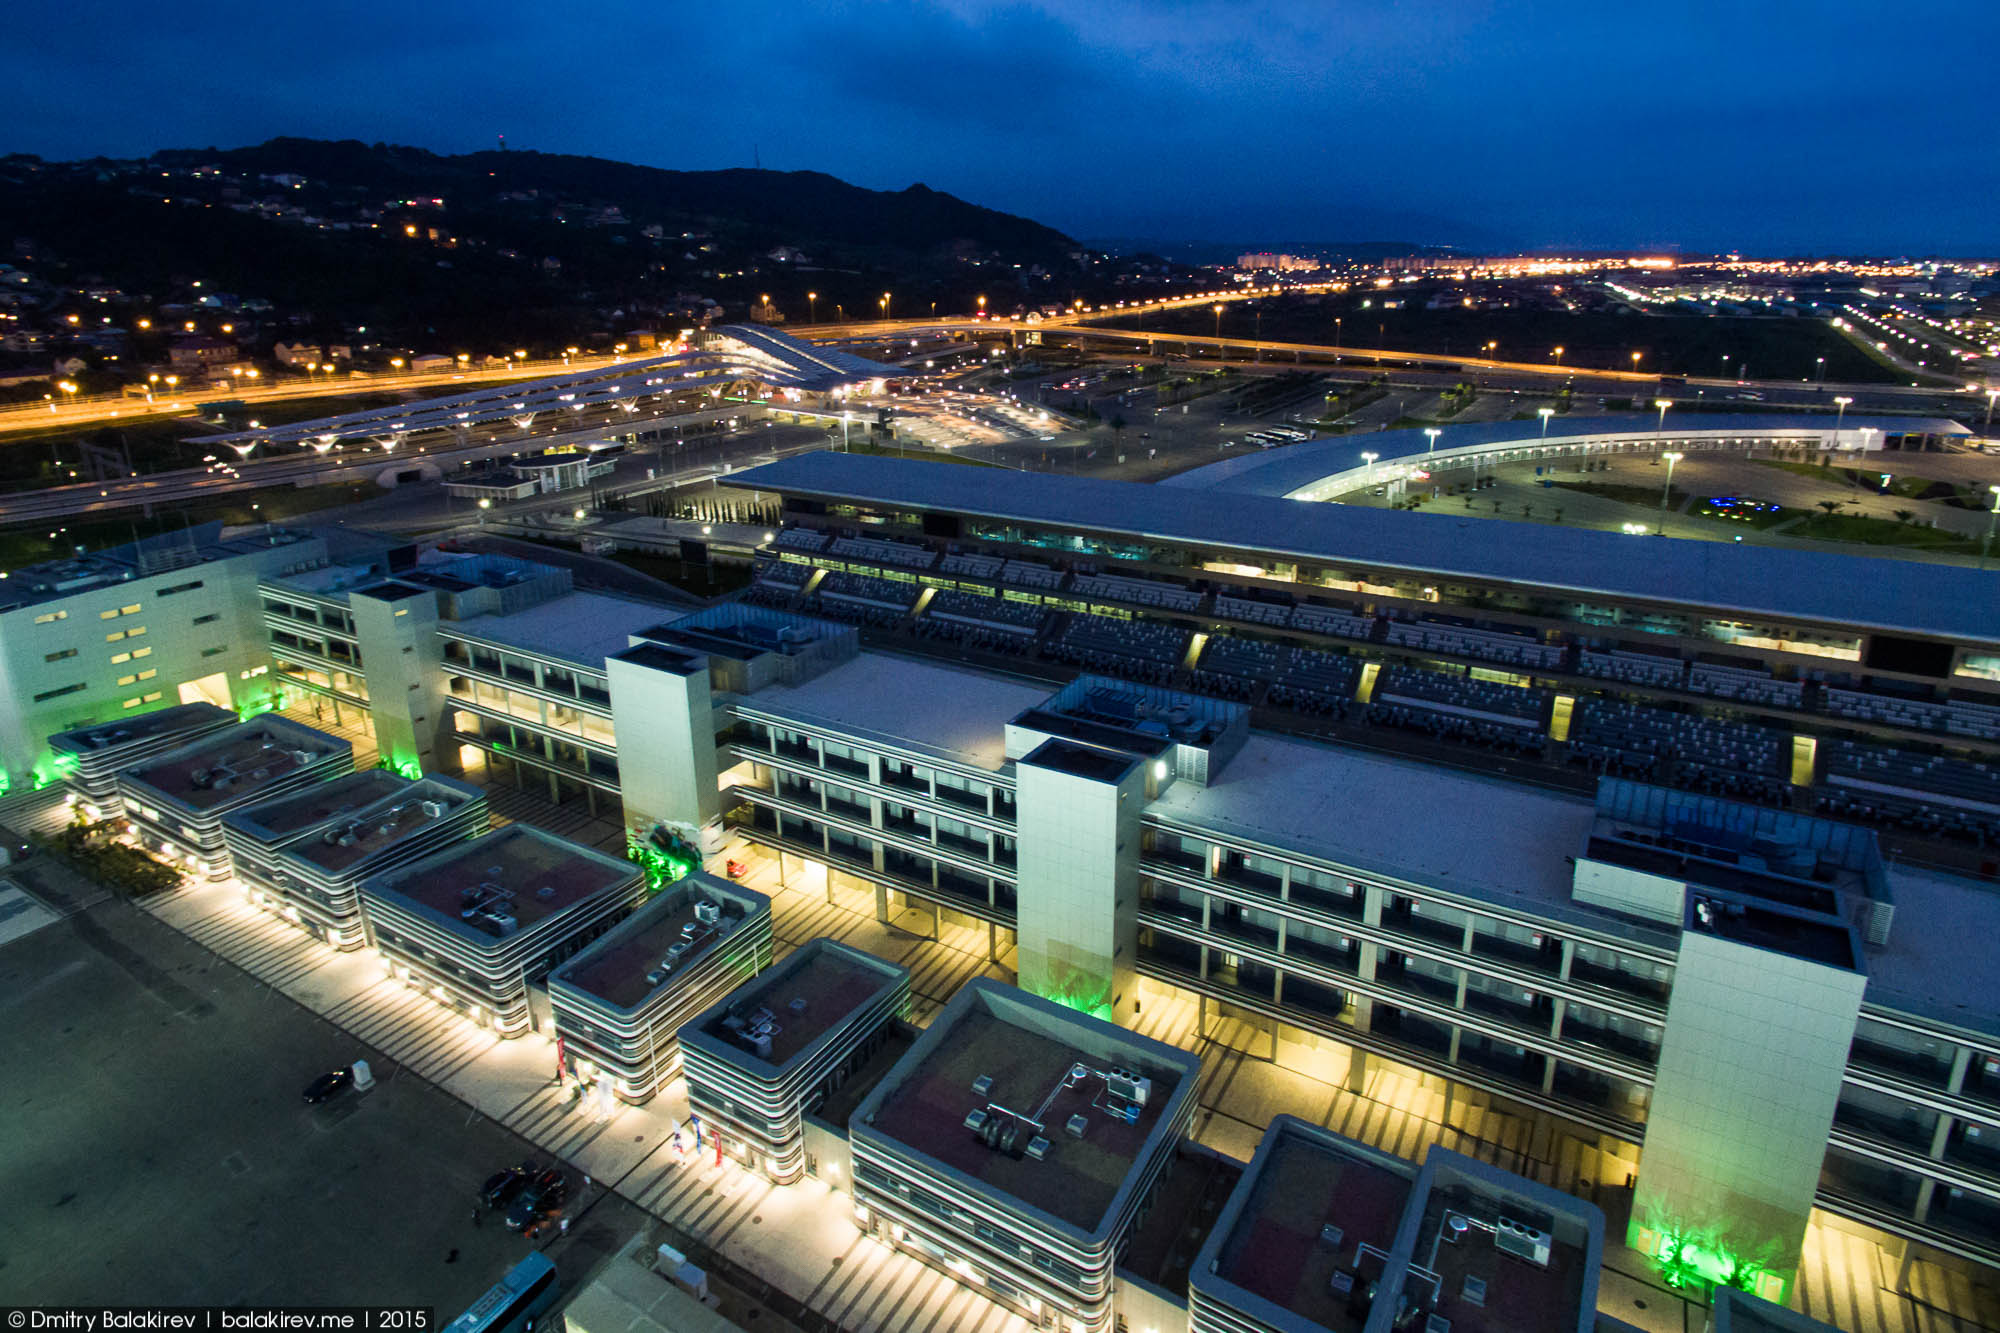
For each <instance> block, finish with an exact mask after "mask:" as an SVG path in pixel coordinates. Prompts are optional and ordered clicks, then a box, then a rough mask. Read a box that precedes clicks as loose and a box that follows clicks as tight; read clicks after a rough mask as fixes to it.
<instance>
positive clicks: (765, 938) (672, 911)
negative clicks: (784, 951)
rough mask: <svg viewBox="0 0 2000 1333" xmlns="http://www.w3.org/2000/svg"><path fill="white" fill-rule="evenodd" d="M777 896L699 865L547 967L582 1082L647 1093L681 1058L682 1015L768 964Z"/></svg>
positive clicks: (637, 1096) (627, 1093)
mask: <svg viewBox="0 0 2000 1333" xmlns="http://www.w3.org/2000/svg"><path fill="white" fill-rule="evenodd" d="M772 949H773V943H772V938H771V900H770V899H769V898H767V897H766V896H765V895H763V894H761V893H758V892H757V891H756V890H754V889H745V888H741V887H739V886H737V885H735V884H732V883H730V882H729V881H728V880H726V879H718V878H717V877H715V876H714V875H710V874H707V873H704V872H702V871H699V870H697V871H695V872H693V873H691V874H689V875H686V876H683V877H682V878H680V879H678V880H675V881H674V882H673V883H671V884H668V885H667V886H666V887H664V888H662V889H660V890H658V891H657V892H655V893H654V894H653V896H652V900H651V901H649V902H648V903H646V905H645V906H643V907H641V908H640V909H639V910H638V911H636V912H634V913H632V915H631V917H630V918H629V919H628V920H626V921H625V922H624V923H623V924H621V925H619V926H618V927H617V928H616V929H614V930H612V931H611V932H610V933H609V934H607V935H605V936H604V938H602V939H600V940H598V941H597V943H595V944H593V945H591V946H590V947H589V948H587V949H585V950H584V951H583V952H582V953H580V954H578V955H577V956H576V957H574V958H572V959H570V961H569V962H567V963H564V964H563V965H562V966H561V967H559V968H557V969H556V970H555V971H554V972H552V973H551V974H550V975H549V1004H550V1007H551V1008H552V1009H553V1011H554V1014H555V1026H556V1032H557V1034H558V1035H559V1036H560V1037H561V1038H562V1039H563V1051H564V1057H565V1059H566V1060H567V1062H568V1063H569V1066H570V1071H571V1072H572V1073H573V1074H575V1076H576V1078H577V1081H578V1082H579V1083H582V1084H585V1085H590V1084H594V1083H596V1082H598V1081H599V1080H604V1081H606V1082H608V1083H609V1084H610V1086H611V1088H612V1090H613V1091H614V1092H615V1093H616V1094H617V1095H618V1097H619V1098H620V1099H622V1100H624V1101H628V1102H632V1103H634V1104H639V1103H644V1102H648V1101H651V1100H652V1098H653V1096H654V1094H656V1093H657V1092H659V1091H660V1089H661V1087H663V1086H664V1085H665V1084H666V1083H667V1081H668V1080H669V1079H671V1078H673V1076H674V1075H675V1074H677V1073H679V1072H680V1068H681V1054H682V1052H681V1042H680V1039H679V1034H680V1028H681V1024H683V1023H685V1022H686V1021H687V1020H688V1019H689V1017H691V1016H692V1015H694V1014H698V1013H700V1012H701V1011H702V1010H703V1009H705V1008H707V1007H708V1006H709V1005H710V1004H712V1003H714V1001H715V1000H716V998H717V997H718V996H721V995H724V994H727V993H728V992H729V991H731V990H733V989H735V988H736V987H737V986H739V985H741V984H743V982H744V981H745V980H747V979H748V978H750V977H754V976H756V975H757V973H759V972H761V971H762V970H763V969H765V968H766V967H769V966H770V964H771V953H772Z"/></svg>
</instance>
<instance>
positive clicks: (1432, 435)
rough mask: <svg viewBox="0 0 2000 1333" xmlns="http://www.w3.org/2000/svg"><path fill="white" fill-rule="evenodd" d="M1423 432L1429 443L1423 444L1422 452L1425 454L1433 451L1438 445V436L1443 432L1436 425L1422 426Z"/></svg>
mask: <svg viewBox="0 0 2000 1333" xmlns="http://www.w3.org/2000/svg"><path fill="white" fill-rule="evenodd" d="M1424 434H1425V435H1426V436H1427V437H1429V439H1430V443H1429V444H1426V445H1425V446H1424V452H1425V453H1426V454H1429V453H1433V452H1435V451H1436V449H1437V446H1438V436H1440V435H1442V434H1444V432H1443V431H1442V430H1439V429H1438V428H1437V427H1436V426H1426V427H1424Z"/></svg>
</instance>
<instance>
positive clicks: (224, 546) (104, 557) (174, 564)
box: [0, 522, 313, 613]
mask: <svg viewBox="0 0 2000 1333" xmlns="http://www.w3.org/2000/svg"><path fill="white" fill-rule="evenodd" d="M312 537H313V534H312V533H310V532H303V531H299V530H296V529H291V528H278V527H257V528H248V529H238V530H236V531H234V532H232V533H230V534H229V535H227V536H225V535H224V528H223V525H222V524H221V523H220V522H216V523H203V524H200V525H198V526H195V527H192V528H189V529H186V530H185V531H180V532H174V533H171V534H167V535H163V536H159V537H147V538H144V539H143V540H141V541H137V542H128V543H127V544H125V545H123V546H113V547H108V548H106V549H105V550H102V551H93V552H91V553H90V554H88V555H79V556H70V557H68V558H66V559H62V560H51V561H48V562H46V563H44V564H39V565H28V566H26V567H24V568H21V569H15V570H10V571H8V575H7V577H6V578H5V579H4V580H0V613H4V612H7V611H14V610H18V609H19V608H21V607H26V606H35V605H38V604H40V603H42V602H49V601H55V600H57V599H58V598H63V597H69V596H73V595H75V594H76V593H80V592H89V591H91V590H93V589H96V588H103V587H108V586H109V585H111V584H114V583H115V584H123V585H126V586H128V587H129V588H130V589H131V590H132V591H133V592H134V593H145V592H147V591H148V590H149V589H150V588H151V587H152V586H153V585H152V584H151V583H147V582H142V580H150V579H159V580H160V581H161V583H163V584H172V583H178V582H183V581H185V580H186V579H187V578H188V571H190V570H198V569H200V568H201V566H203V565H206V564H210V563H212V562H214V561H217V560H228V559H231V558H232V557H235V556H239V555H248V554H251V553H252V552H255V551H262V550H269V549H270V548H272V547H274V546H291V545H295V544H297V543H299V542H304V541H310V540H312ZM194 577H197V578H198V577H200V575H199V574H196V575H195V576H194Z"/></svg>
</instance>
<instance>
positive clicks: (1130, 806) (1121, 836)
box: [1014, 740, 1146, 1022]
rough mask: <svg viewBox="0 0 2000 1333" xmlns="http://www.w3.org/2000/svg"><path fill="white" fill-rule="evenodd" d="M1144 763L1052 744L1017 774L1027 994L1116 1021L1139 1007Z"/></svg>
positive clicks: (1022, 955)
mask: <svg viewBox="0 0 2000 1333" xmlns="http://www.w3.org/2000/svg"><path fill="white" fill-rule="evenodd" d="M1145 764H1146V761H1145V760H1142V759H1139V758H1137V757H1135V756H1132V755H1128V754H1114V753H1111V752H1108V751H1103V750H1094V749H1089V748H1087V747H1084V746H1080V745H1073V744H1070V743H1068V742H1066V741H1053V740H1052V741H1045V742H1043V743H1042V745H1041V746H1039V747H1038V748H1037V749H1036V750H1035V751H1034V753H1032V754H1030V755H1029V756H1027V758H1025V759H1022V760H1021V761H1019V763H1017V764H1016V766H1015V769H1014V780H1015V784H1016V788H1015V804H1016V809H1017V812H1018V818H1019V837H1018V845H1017V858H1016V860H1017V865H1016V872H1017V874H1018V876H1019V885H1018V889H1017V907H1018V912H1019V916H1018V920H1017V923H1016V931H1017V934H1018V943H1019V958H1020V981H1021V989H1023V990H1026V991H1031V992H1033V993H1034V994H1036V995H1040V996H1042V997H1044V998H1046V999H1050V1000H1054V1001H1056V1002H1057V1003H1059V1004H1066V1005H1068V1006H1069V1007H1071V1008H1072V1009H1080V1010H1082V1011H1083V1012H1085V1013H1088V1014H1092V1015H1095V1016H1096V1017H1099V1018H1106V1019H1110V1020H1112V1021H1113V1022H1122V1021H1123V1020H1125V1019H1126V1018H1128V1017H1129V1016H1130V1015H1131V1012H1132V1005H1133V1003H1134V1000H1135V998H1136V996H1135V993H1134V988H1133V970H1132V964H1133V955H1134V953H1135V951H1136V950H1137V947H1138V939H1137V935H1138V898H1139V886H1138V871H1137V864H1138V854H1139V817H1140V814H1141V813H1142V809H1143V807H1144V804H1145V790H1146V788H1145Z"/></svg>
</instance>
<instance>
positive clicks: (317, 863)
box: [222, 768, 487, 949]
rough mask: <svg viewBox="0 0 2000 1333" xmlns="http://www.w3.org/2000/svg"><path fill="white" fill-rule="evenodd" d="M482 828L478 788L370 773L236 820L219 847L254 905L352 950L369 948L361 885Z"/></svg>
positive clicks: (237, 814)
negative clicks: (226, 851) (224, 849)
mask: <svg viewBox="0 0 2000 1333" xmlns="http://www.w3.org/2000/svg"><path fill="white" fill-rule="evenodd" d="M486 825H487V813H486V793H485V792H483V791H481V790H479V789H478V788H477V787H473V786H470V785H468V784H466V783H463V782H459V781H457V780H456V779H453V778H444V777H426V778H420V779H417V780H415V781H412V780H411V779H409V778H406V777H404V776H403V775H402V774H400V773H396V772H393V771H391V770H389V769H386V768H370V769H363V770H362V771H360V772H357V773H349V774H348V775H346V776H345V777H339V778H334V779H333V780H332V781H330V782H323V783H320V784H319V785H318V786H315V787H309V788H307V789H306V790H305V791H302V792H299V793H297V794H296V795H293V796H288V797H283V798H281V799H279V800H276V801H267V802H265V803H264V804H262V805H253V806H250V807H248V808H246V809H242V810H237V811H234V812H233V813H231V814H230V815H228V816H227V817H226V818H225V819H224V820H223V821H222V837H223V841H224V842H226V843H227V844H228V846H229V853H230V860H231V862H232V863H233V865H234V867H235V872H236V878H237V880H238V881H240V882H241V883H242V885H243V892H244V894H245V895H246V896H247V897H248V898H249V900H250V901H251V902H252V903H254V904H255V905H257V906H259V907H262V908H264V909H265V910H266V911H269V912H271V913H273V914H274V915H276V916H279V917H282V918H283V919H285V920H287V921H290V922H291V923H292V924H293V925H295V926H298V927H299V928H300V929H301V930H304V931H305V932H306V933H307V934H309V935H312V936H313V937H314V938H316V939H320V940H324V941H326V942H327V943H328V944H331V945H332V946H333V947H334V948H336V949H358V948H360V947H361V946H362V945H363V944H365V943H366V942H367V929H366V925H365V923H364V922H363V920H362V917H361V897H360V888H361V884H362V882H363V881H364V880H366V879H368V878H370V877H371V876H374V875H378V874H381V873H383V872H384V871H387V870H392V869H394V868H395V867H396V866H399V865H402V864H404V863H405V862H409V861H414V860H416V859H418V858H419V857H422V856H425V855H428V854H429V853H431V852H434V851H437V850H439V849H440V848H442V847H445V846H447V845H449V844H451V843H454V842H457V841H459V840H460V839H462V838H469V837H471V836H473V835H474V834H476V833H483V832H485V830H486Z"/></svg>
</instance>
